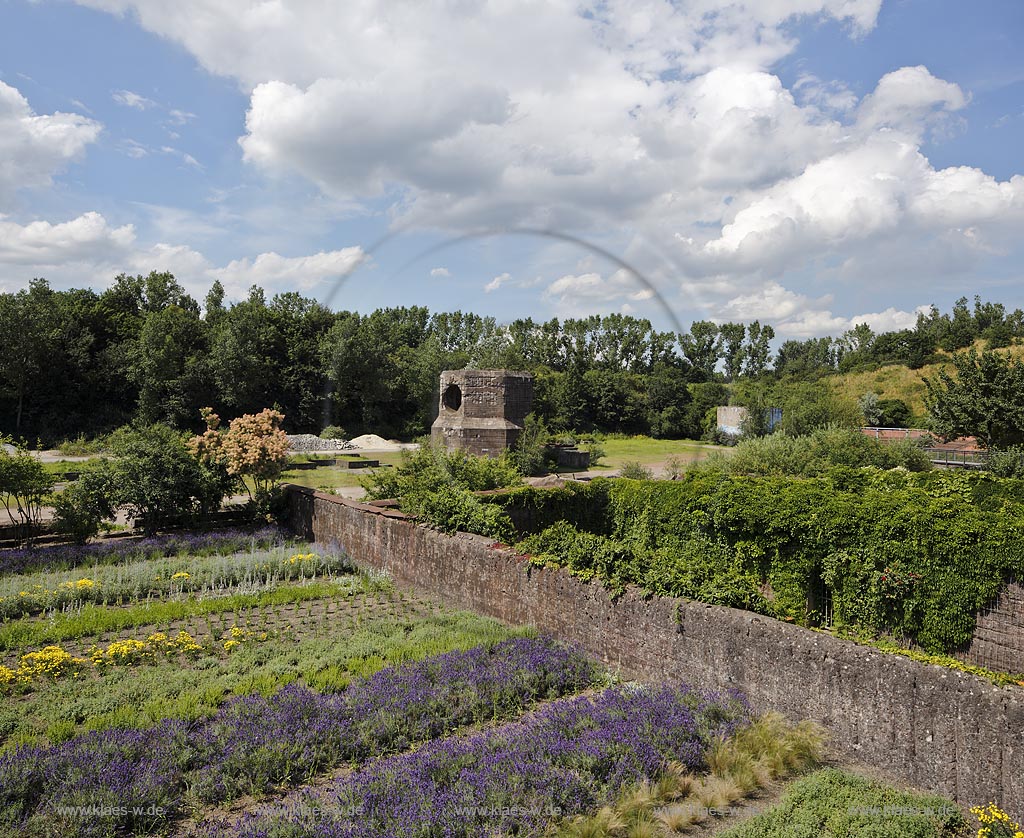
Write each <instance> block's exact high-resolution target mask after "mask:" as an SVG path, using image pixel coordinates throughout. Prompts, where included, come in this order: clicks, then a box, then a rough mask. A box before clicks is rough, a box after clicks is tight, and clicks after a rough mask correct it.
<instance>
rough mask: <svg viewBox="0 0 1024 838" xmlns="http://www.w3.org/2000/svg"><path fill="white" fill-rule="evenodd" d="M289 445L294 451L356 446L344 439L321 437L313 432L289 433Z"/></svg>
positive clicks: (343, 449)
mask: <svg viewBox="0 0 1024 838" xmlns="http://www.w3.org/2000/svg"><path fill="white" fill-rule="evenodd" d="M288 447H289V448H290V449H291V450H292V451H345V450H348V449H350V448H354V447H355V446H353V445H352V443H350V442H346V441H345V440H343V439H320V437H318V436H314V435H313V434H294V435H292V434H289V435H288Z"/></svg>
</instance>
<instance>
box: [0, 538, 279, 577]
mask: <svg viewBox="0 0 1024 838" xmlns="http://www.w3.org/2000/svg"><path fill="white" fill-rule="evenodd" d="M292 540H293V537H292V536H290V535H289V534H288V533H286V532H284V531H283V530H280V529H278V528H276V527H265V528H263V529H260V530H256V531H246V530H237V529H233V530H214V531H211V532H203V533H180V534H172V535H162V536H154V537H152V538H142V539H130V540H129V539H118V540H110V541H102V542H98V543H96V544H83V545H76V544H58V545H54V546H51V547H27V548H20V549H17V550H4V551H2V552H0V574H5V573H26V572H29V571H33V570H47V569H49V570H57V569H63V570H67V569H70V568H74V567H79V566H81V565H96V564H117V563H120V562H124V561H126V560H130V559H153V558H160V557H162V556H177V555H190V556H212V555H227V554H229V553H237V552H240V551H242V550H250V549H261V550H266V549H270V548H272V547H279V546H282V545H284V544H288V543H290V542H291V541H292Z"/></svg>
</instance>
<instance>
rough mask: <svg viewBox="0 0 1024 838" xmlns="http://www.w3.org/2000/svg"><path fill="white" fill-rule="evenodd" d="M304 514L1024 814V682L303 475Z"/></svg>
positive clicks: (607, 648)
mask: <svg viewBox="0 0 1024 838" xmlns="http://www.w3.org/2000/svg"><path fill="white" fill-rule="evenodd" d="M290 502H291V515H292V525H293V527H294V528H295V530H296V531H297V532H299V533H301V534H304V535H305V536H306V537H308V538H313V539H316V540H317V541H320V542H325V543H326V542H331V541H336V542H337V543H338V544H339V545H341V546H342V547H343V548H344V549H345V550H346V551H347V552H348V553H349V554H350V555H351V556H352V557H353V559H355V560H356V561H357V562H359V563H361V564H363V565H367V566H371V567H376V568H381V569H384V570H387V571H388V572H390V573H391V574H392V575H393V576H394V577H395V579H396V580H397V581H398V582H399V583H400V584H407V585H411V586H414V587H416V588H418V589H420V590H423V591H427V592H430V593H432V594H434V595H436V596H437V597H438V598H440V599H441V600H442V601H444V602H446V603H447V604H449V605H451V606H454V607H458V608H464V609H469V610H473V611H476V612H478V613H481V614H486V615H490V616H492V617H496V618H498V619H500V620H504V621H506V622H510V623H531V624H533V625H535V626H537V627H538V628H539V629H541V630H542V631H545V632H548V633H550V634H553V635H554V636H556V637H559V638H562V639H564V640H566V641H569V642H574V643H578V644H579V645H581V646H582V647H583V648H584V649H586V650H587V651H588V652H589V653H590V654H591V655H593V656H594V657H595V658H597V659H599V660H601V661H603V662H604V663H606V664H607V665H608V666H610V667H613V668H615V669H619V670H621V671H622V672H623V673H624V674H628V675H631V676H637V677H641V678H650V679H666V678H668V679H679V680H683V681H688V682H690V683H693V684H695V685H700V686H702V687H706V688H713V689H724V688H729V687H734V688H737V689H739V690H741V691H743V692H744V693H745V694H746V695H747V696H748V697H749V699H750V701H751V703H752V705H753V706H754V707H755V708H757V709H758V710H778V711H780V712H782V713H784V714H785V715H787V716H789V717H790V718H793V719H802V718H810V719H815V720H816V721H818V722H820V723H822V724H823V725H825V726H826V727H827V728H828V729H829V730H830V731H831V733H832V736H833V747H834V749H835V750H837V751H838V752H840V753H842V754H845V755H849V756H851V757H853V758H856V759H857V760H860V761H862V762H865V763H868V764H870V765H874V766H877V767H878V768H879V769H881V770H883V771H884V772H887V773H888V774H889V775H890V776H892V777H893V779H896V780H900V781H903V782H907V783H911V784H913V785H915V786H919V787H921V788H925V789H929V790H933V791H936V792H941V793H943V794H947V795H949V796H951V797H953V798H954V799H956V800H958V801H959V802H961V803H964V804H968V805H971V804H980V803H985V802H988V801H989V800H995V801H998V802H1000V803H1001V804H1002V805H1003V806H1004V808H1007V809H1008V810H1009V811H1010V812H1012V813H1015V814H1016V815H1018V816H1024V690H1022V689H1020V688H1016V687H1014V688H998V687H995V686H993V685H991V684H990V683H988V682H987V681H985V680H983V679H980V678H977V677H975V676H972V675H966V674H964V673H960V672H955V671H953V670H949V669H946V668H943V667H937V666H929V665H924V664H919V663H916V662H914V661H911V660H909V659H907V658H903V657H900V656H896V655H888V654H883V653H880V652H876V651H874V650H872V649H871V648H869V647H863V646H857V645H856V644H854V643H850V642H847V641H843V640H838V639H836V638H833V637H831V636H829V635H826V634H821V633H817V632H813V631H810V630H807V629H803V628H800V627H798V626H792V625H789V624H786V623H782V622H778V621H776V620H772V619H769V618H766V617H762V616H758V615H756V614H752V613H749V612H745V611H736V610H733V609H730V608H721V607H717V606H709V605H703V604H701V603H696V602H688V601H684V600H676V599H670V598H666V597H655V596H649V595H644V594H642V593H640V592H638V591H635V590H630V591H627V593H626V594H624V595H623V596H622V597H620V598H618V599H617V600H616V601H614V602H613V601H612V600H611V599H610V597H609V595H608V593H607V592H606V591H605V590H604V589H603V588H602V587H601V586H600V585H599V584H597V583H586V582H583V581H581V580H579V579H577V578H575V577H572V576H569V575H568V574H566V573H564V572H562V571H558V570H549V569H546V568H533V567H530V566H529V565H528V564H527V563H526V562H525V561H524V559H523V558H522V557H521V556H517V555H516V554H515V553H514V552H512V551H511V550H508V549H505V548H494V546H493V545H492V544H491V543H490V541H489V540H488V539H486V538H483V537H481V536H475V535H468V534H464V533H459V534H456V535H453V536H447V535H444V534H442V533H439V532H436V531H434V530H430V529H428V528H426V527H423V526H419V525H417V524H415V523H414V522H413V521H411V520H409V519H408V518H406V517H405V516H404V515H402V513H400V512H398V511H396V510H394V509H389V508H386V507H379V506H378V507H373V506H368V505H363V504H359V503H356V502H354V501H349V500H346V499H344V498H339V497H335V496H332V495H326V494H322V493H319V492H313V491H312V490H306V489H299V488H297V487H293V488H292V489H291V492H290Z"/></svg>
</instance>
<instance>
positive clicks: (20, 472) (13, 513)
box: [0, 437, 53, 539]
mask: <svg viewBox="0 0 1024 838" xmlns="http://www.w3.org/2000/svg"><path fill="white" fill-rule="evenodd" d="M5 444H7V445H9V444H10V440H8V439H7V438H4V437H0V503H2V504H3V506H4V508H5V509H6V510H7V516H8V517H9V518H10V519H11V523H12V524H14V525H16V526H18V527H20V529H21V532H22V534H23V535H24V537H25V538H26V539H31V538H32V536H33V535H34V534H35V533H36V532H37V531H38V530H39V528H40V523H41V518H42V506H43V500H44V499H45V498H46V496H47V494H48V493H49V492H50V491H51V490H52V489H53V478H52V477H50V475H49V474H47V472H46V469H44V468H43V464H42V463H41V462H40V461H39V460H37V459H36V458H35V457H33V456H32V455H31V454H30V453H29V452H28V451H27V450H26V449H25V448H23V447H20V446H19V447H17V448H15V450H14V453H8V450H7V448H6V447H5ZM12 447H13V446H12Z"/></svg>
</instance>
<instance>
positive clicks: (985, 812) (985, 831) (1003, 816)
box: [971, 803, 1024, 838]
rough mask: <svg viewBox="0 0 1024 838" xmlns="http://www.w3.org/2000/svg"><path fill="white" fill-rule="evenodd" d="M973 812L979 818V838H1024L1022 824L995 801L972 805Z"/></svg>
mask: <svg viewBox="0 0 1024 838" xmlns="http://www.w3.org/2000/svg"><path fill="white" fill-rule="evenodd" d="M971 814H972V815H974V816H975V817H976V818H977V819H978V823H979V827H978V836H977V838H1024V830H1022V829H1021V826H1020V824H1019V823H1017V822H1016V821H1015V820H1013V818H1011V817H1010V816H1009V815H1008V814H1007V813H1006V812H1004V811H1003V810H1002V809H1000V808H999V807H998V806H996V804H995V803H989V804H988V805H987V806H972V807H971Z"/></svg>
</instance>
